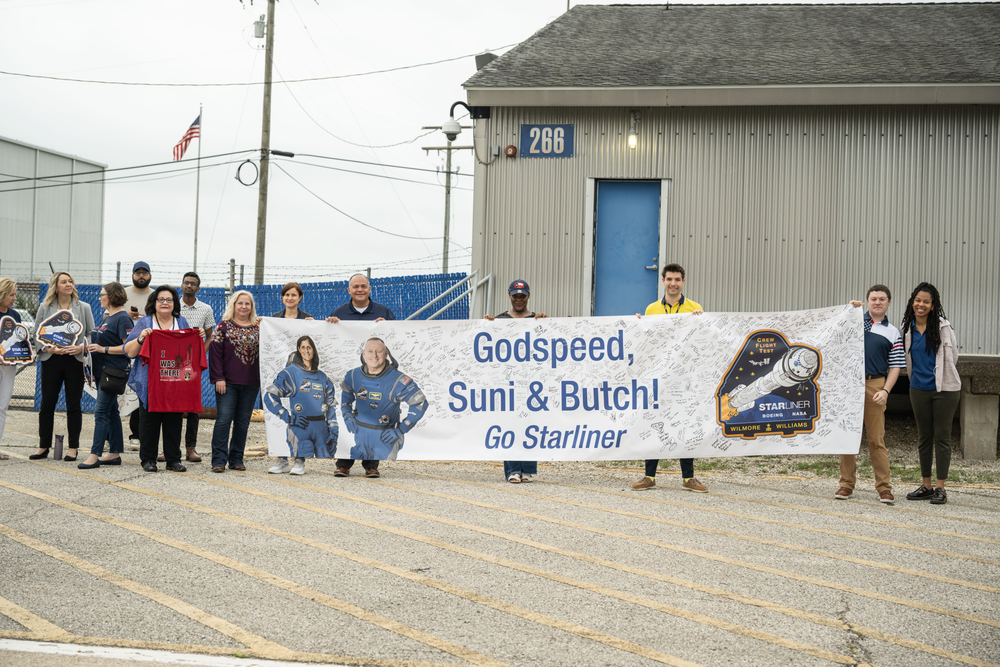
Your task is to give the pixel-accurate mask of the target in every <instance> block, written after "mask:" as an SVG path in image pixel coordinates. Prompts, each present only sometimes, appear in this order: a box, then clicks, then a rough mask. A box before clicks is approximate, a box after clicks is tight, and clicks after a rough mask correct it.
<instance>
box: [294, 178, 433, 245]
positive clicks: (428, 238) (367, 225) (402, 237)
mask: <svg viewBox="0 0 1000 667" xmlns="http://www.w3.org/2000/svg"><path fill="white" fill-rule="evenodd" d="M274 166H275V167H277V168H278V169H280V170H281V171H283V172H284V173H285V175H286V176H288V178H290V179H292V180H293V181H295V182H296V183H298V184H299V186H300V187H301V188H302V189H303V190H305V191H306V192H308V193H309V194H311V195H312V196H313V197H315V198H316V199H318V200H320V201H321V202H323V203H324V204H326V205H327V206H329V207H330V208H332V209H333V210H334V211H336V212H337V213H340V214H341V215H342V216H344V217H346V218H350V219H351V220H353V221H354V222H356V223H358V224H359V225H361V226H363V227H367V228H368V229H371V230H374V231H376V232H381V233H383V234H388V235H389V236H397V237H399V238H401V239H411V240H414V241H434V240H437V239H442V238H444V237H443V236H406V235H405V234H396V233H395V232H387V231H386V230H384V229H379V228H378V227H374V226H372V225H369V224H368V223H367V222H362V221H361V220H358V219H357V218H355V217H354V216H353V215H351V214H350V213H345V212H344V211H341V210H340V209H339V208H337V207H336V206H334V205H333V204H331V203H330V202H328V201H327V200H325V199H323V198H322V197H320V196H319V195H318V194H316V193H315V192H313V191H312V190H310V189H309V188H307V187H306V186H305V185H303V184H302V182H301V181H299V179H297V178H295V177H294V176H292V175H291V174H289V173H288V170H286V169H285V168H284V167H282V166H281V165H280V164H278V163H277V162H275V163H274Z"/></svg>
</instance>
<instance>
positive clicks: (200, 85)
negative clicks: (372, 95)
mask: <svg viewBox="0 0 1000 667" xmlns="http://www.w3.org/2000/svg"><path fill="white" fill-rule="evenodd" d="M512 46H517V44H516V43H515V44H506V45H504V46H501V47H498V48H497V49H495V50H497V51H499V50H500V49H506V48H509V47H512ZM477 55H479V53H468V54H465V55H462V56H455V57H454V58H442V59H441V60H433V61H430V62H426V63H416V64H414V65H401V66H399V67H390V68H387V69H379V70H372V71H370V72H355V73H353V74H335V75H331V76H315V77H310V78H306V79H287V80H281V81H272V82H271V83H272V84H274V83H309V82H312V81H332V80H336V79H353V78H357V77H362V76H371V75H373V74H387V73H389V72H400V71H403V70H408V69H416V68H418V67H430V66H431V65H440V64H442V63H450V62H454V61H456V60H462V59H463V58H474V57H475V56H477ZM0 74H6V75H7V76H19V77H24V78H27V79H46V80H49V81H66V82H70V83H96V84H102V85H108V86H154V87H168V88H185V87H187V88H213V87H214V88H225V87H235V86H262V85H264V82H263V81H250V82H247V83H237V82H230V83H151V82H148V81H100V80H96V79H71V78H67V77H60V76H47V75H44V74H25V73H24V72H9V71H6V70H0Z"/></svg>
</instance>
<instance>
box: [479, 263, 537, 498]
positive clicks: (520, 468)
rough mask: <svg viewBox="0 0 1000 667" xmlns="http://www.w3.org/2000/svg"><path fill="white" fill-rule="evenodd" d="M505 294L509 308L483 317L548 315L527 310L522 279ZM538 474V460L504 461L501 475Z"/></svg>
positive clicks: (516, 480)
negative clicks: (508, 301)
mask: <svg viewBox="0 0 1000 667" xmlns="http://www.w3.org/2000/svg"><path fill="white" fill-rule="evenodd" d="M507 295H508V296H510V310H507V311H504V312H502V313H500V314H499V315H497V316H496V317H494V316H493V315H486V317H485V319H487V320H489V321H490V322H492V321H493V320H496V319H504V318H506V319H520V318H524V317H531V318H534V319H536V320H538V319H541V318H543V317H548V315H546V314H545V313H533V312H531V311H529V310H528V299H529V298H530V297H531V288H529V287H528V283H526V282H524V281H523V280H515V281H514V282H512V283H511V284H510V286H509V287H508V288H507ZM537 474H538V461H504V462H503V476H504V478H506V480H507V481H508V482H510V483H511V484H520V483H521V482H525V483H527V482H531V481H534V478H535V475H537Z"/></svg>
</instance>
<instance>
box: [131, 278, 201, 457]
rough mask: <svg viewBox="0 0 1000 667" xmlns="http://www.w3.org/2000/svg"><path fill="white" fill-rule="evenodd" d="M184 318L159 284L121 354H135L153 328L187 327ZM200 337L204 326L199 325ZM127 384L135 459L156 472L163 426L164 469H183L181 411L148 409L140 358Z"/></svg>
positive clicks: (176, 302)
mask: <svg viewBox="0 0 1000 667" xmlns="http://www.w3.org/2000/svg"><path fill="white" fill-rule="evenodd" d="M188 328H190V327H189V325H188V321H187V320H186V319H184V318H183V317H182V316H181V300H180V297H178V296H177V292H176V290H174V288H173V287H171V286H170V285H160V286H159V287H157V288H156V289H155V290H153V294H152V295H151V296H150V299H149V301H148V302H147V303H146V315H145V316H143V317H140V318H139V320H138V321H137V322H136V323H135V327H134V328H133V329H132V333H130V334H129V337H128V340H127V341H126V343H125V354H126V355H128V356H129V357H130V358H132V359H135V358H136V357H138V356H139V351H140V350H141V349H142V344H143V343H145V342H146V336H148V335H149V334H151V333H152V332H153V329H188ZM199 332H200V334H201V337H202V338H204V337H205V330H204V329H199ZM128 384H129V386H130V387H132V389H134V390H135V393H136V395H137V396H138V397H139V407H138V408H136V409H137V410H139V411H140V412H139V424H140V426H139V459H140V461H142V469H143V470H145V471H146V472H156V471H157V467H156V453H157V450H158V449H159V441H160V430H161V428H162V430H163V455H164V458H165V459H166V461H167V470H170V471H172V472H185V471H186V470H187V468H186V467H184V465H183V464H182V463H181V423H182V421H183V419H184V413H183V412H150V411H149V365H148V364H144V363H142V362H141V361H138V362H136V363H133V364H132V372H131V373H130V374H129V379H128Z"/></svg>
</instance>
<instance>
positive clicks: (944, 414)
mask: <svg viewBox="0 0 1000 667" xmlns="http://www.w3.org/2000/svg"><path fill="white" fill-rule="evenodd" d="M961 398H962V392H961V391H924V390H923V389H914V388H913V387H910V405H911V407H912V408H913V416H914V417H915V418H916V420H917V452H918V453H919V454H920V476H921V477H930V476H931V468H933V467H934V458H935V456H936V457H937V478H938V479H948V467H949V466H950V465H951V425H952V422H953V421H955V410H957V409H958V402H959V400H960V399H961Z"/></svg>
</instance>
